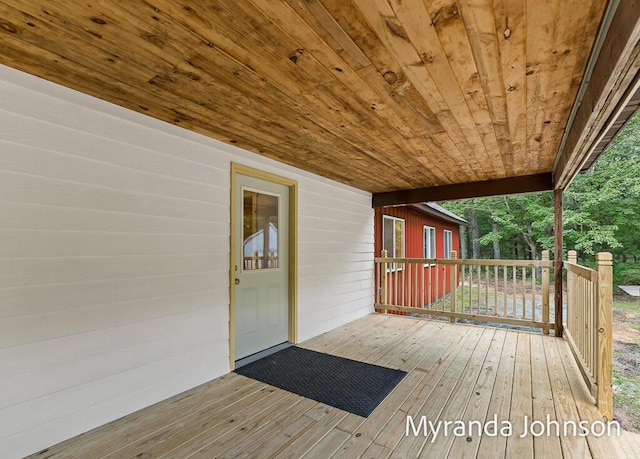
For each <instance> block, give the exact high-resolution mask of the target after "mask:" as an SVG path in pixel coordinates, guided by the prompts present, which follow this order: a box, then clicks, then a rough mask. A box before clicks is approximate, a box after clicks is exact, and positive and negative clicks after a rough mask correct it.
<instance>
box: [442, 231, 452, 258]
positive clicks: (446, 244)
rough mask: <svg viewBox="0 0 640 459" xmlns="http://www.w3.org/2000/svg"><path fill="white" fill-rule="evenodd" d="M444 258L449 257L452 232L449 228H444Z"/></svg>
mask: <svg viewBox="0 0 640 459" xmlns="http://www.w3.org/2000/svg"><path fill="white" fill-rule="evenodd" d="M443 239H444V258H446V259H449V258H451V250H453V249H452V241H453V233H452V232H451V231H449V230H444V238H443Z"/></svg>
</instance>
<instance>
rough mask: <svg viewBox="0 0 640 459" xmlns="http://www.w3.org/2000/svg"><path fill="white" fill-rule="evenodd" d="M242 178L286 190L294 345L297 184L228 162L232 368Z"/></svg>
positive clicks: (293, 340)
mask: <svg viewBox="0 0 640 459" xmlns="http://www.w3.org/2000/svg"><path fill="white" fill-rule="evenodd" d="M237 175H246V176H249V177H255V178H258V179H261V180H266V181H268V182H273V183H277V184H280V185H285V186H287V187H288V188H289V227H288V230H289V342H291V343H293V344H296V343H297V342H298V182H296V181H295V180H291V179H288V178H285V177H280V176H279V175H275V174H271V173H269V172H264V171H261V170H259V169H254V168H252V167H248V166H243V165H241V164H237V163H231V207H230V210H231V233H230V236H229V239H230V243H231V246H230V249H231V250H230V253H229V367H230V368H231V371H233V370H234V369H235V339H236V338H235V336H236V329H235V319H236V314H235V306H236V305H235V277H236V276H235V271H234V266H235V265H236V260H235V249H236V244H237V241H236V237H235V234H236V231H235V230H236V225H237V224H238V223H237V222H236V218H235V208H234V206H235V202H236V198H237V196H236V176H237Z"/></svg>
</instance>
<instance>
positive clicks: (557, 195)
mask: <svg viewBox="0 0 640 459" xmlns="http://www.w3.org/2000/svg"><path fill="white" fill-rule="evenodd" d="M562 193H563V192H562V190H558V189H556V190H553V207H554V219H555V225H554V226H555V228H554V232H555V251H554V255H553V267H554V277H555V282H554V287H555V289H554V300H553V301H554V312H555V324H554V332H555V335H556V336H557V337H562V253H563V247H562V245H563V241H562Z"/></svg>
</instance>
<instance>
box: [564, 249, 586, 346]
mask: <svg viewBox="0 0 640 459" xmlns="http://www.w3.org/2000/svg"><path fill="white" fill-rule="evenodd" d="M567 261H568V262H569V263H573V264H574V265H577V264H578V252H576V251H575V250H569V251H568V252H567ZM578 280H579V278H578V276H577V275H576V274H575V273H572V272H569V271H567V317H566V320H567V327H568V328H569V331H570V332H571V337H572V338H573V340H574V341H576V342H577V343H579V345H581V344H582V343H581V342H580V332H582V330H583V328H582V326H578V321H579V319H580V318H581V317H582V316H583V315H584V313H583V312H582V311H581V309H583V308H584V307H583V304H582V303H580V302H579V301H578V299H577V298H576V295H579V294H580V288H579V286H578Z"/></svg>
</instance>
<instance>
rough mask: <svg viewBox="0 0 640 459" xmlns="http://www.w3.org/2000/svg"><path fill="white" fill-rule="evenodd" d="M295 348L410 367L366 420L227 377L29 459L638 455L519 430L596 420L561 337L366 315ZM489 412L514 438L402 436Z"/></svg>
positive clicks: (600, 440)
mask: <svg viewBox="0 0 640 459" xmlns="http://www.w3.org/2000/svg"><path fill="white" fill-rule="evenodd" d="M302 346H303V347H306V348H309V349H314V350H317V351H321V352H329V353H332V354H335V355H340V356H344V357H348V358H353V359H357V360H362V361H365V362H370V363H376V364H379V365H384V366H388V367H393V368H399V369H403V370H405V371H407V372H408V374H407V376H406V377H405V378H404V380H403V381H402V382H401V383H400V384H399V385H398V386H397V387H396V389H395V390H394V391H393V392H392V393H391V394H390V395H389V397H387V399H386V400H385V401H384V402H383V403H382V404H381V405H380V406H379V407H378V408H377V409H376V410H375V411H374V412H373V414H372V415H371V416H370V417H369V418H367V419H365V418H362V417H359V416H356V415H353V414H349V413H346V412H344V411H341V410H339V409H336V408H332V407H328V406H326V405H323V404H320V403H317V402H314V401H312V400H308V399H305V398H302V397H300V396H297V395H294V394H291V393H288V392H285V391H283V390H280V389H276V388H273V387H271V386H267V385H265V384H263V383H259V382H256V381H253V380H251V379H248V378H245V377H243V376H239V375H236V374H234V373H231V374H229V375H226V376H223V377H221V378H218V379H216V380H214V381H211V382H210V383H207V384H204V385H202V386H199V387H197V388H195V389H193V390H191V391H188V392H185V393H183V394H180V395H178V396H176V397H174V398H172V399H169V400H166V401H164V402H161V403H159V404H157V405H154V406H152V407H149V408H146V409H144V410H142V411H139V412H136V413H134V414H132V415H130V416H127V417H125V418H122V419H119V420H117V421H114V422H112V423H110V424H107V425H106V426H103V427H100V428H98V429H96V430H93V431H91V432H88V433H86V434H84V435H81V436H78V437H76V438H73V439H71V440H68V441H66V442H64V443H61V444H59V445H56V446H54V447H52V448H49V449H48V450H45V451H43V452H41V453H38V454H37V455H34V456H33V457H38V458H42V457H56V458H57V457H90V458H98V457H117V458H122V457H144V458H147V457H176V458H178V457H179V458H185V457H194V458H213V457H217V458H236V457H283V458H285V457H289V458H300V457H309V458H315V457H317V458H327V457H334V458H339V457H345V458H357V457H366V458H377V457H417V456H422V457H432V458H444V457H450V458H462V457H486V458H498V457H506V458H518V459H523V458H529V457H538V458H559V457H576V458H589V457H594V458H612V457H615V458H621V457H640V441H639V440H638V437H640V436H638V435H636V434H631V433H627V432H623V435H622V436H621V437H607V436H604V437H596V436H593V435H591V436H587V437H580V436H572V435H569V436H564V435H560V436H559V437H557V436H546V435H543V436H539V437H535V438H534V437H533V436H532V435H528V436H525V437H524V438H520V435H519V434H520V432H522V429H523V422H524V417H525V416H528V417H529V419H532V420H542V421H544V422H545V423H546V416H547V415H549V416H550V419H552V420H557V421H559V422H561V423H562V422H563V421H565V420H567V421H575V422H579V421H580V420H585V421H588V422H589V425H591V422H592V421H595V420H598V419H601V418H600V417H599V414H598V412H597V410H596V408H595V407H594V406H593V405H592V402H591V401H590V400H589V396H588V394H587V392H586V389H585V386H584V384H583V383H582V380H581V379H580V375H579V373H578V369H577V367H576V365H575V363H574V361H573V358H572V356H571V352H570V350H569V348H568V347H567V345H566V342H565V341H564V340H562V339H557V338H553V337H546V336H542V335H536V334H529V333H525V332H516V331H508V330H504V329H495V328H482V327H475V326H467V325H458V324H456V325H453V324H449V323H446V322H442V321H429V320H421V319H412V318H406V317H401V316H393V315H381V314H373V315H370V316H368V317H366V318H364V319H361V320H359V321H356V322H353V323H351V324H348V325H346V326H343V327H341V328H339V329H336V330H333V331H331V332H329V333H326V334H324V335H322V336H319V337H317V338H314V339H312V340H310V341H307V342H305V343H303V344H302ZM494 413H495V414H496V416H497V420H498V423H501V421H503V420H504V421H506V420H510V421H511V422H512V425H513V435H512V436H511V437H507V436H502V435H497V436H493V437H492V436H487V435H484V436H482V437H478V436H477V435H475V433H474V434H473V435H462V436H454V435H449V436H446V437H445V436H443V435H439V436H438V437H437V438H435V440H434V436H433V435H431V436H428V437H425V436H424V435H422V433H420V435H413V434H411V435H408V436H406V435H405V429H406V424H407V416H409V415H411V416H413V419H414V420H415V424H416V425H417V424H418V421H419V419H420V416H427V419H428V420H430V421H434V422H435V421H447V420H449V421H456V420H462V421H463V422H465V423H466V422H467V421H469V420H480V421H486V420H491V419H492V418H493V415H494ZM443 428H444V427H443Z"/></svg>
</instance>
